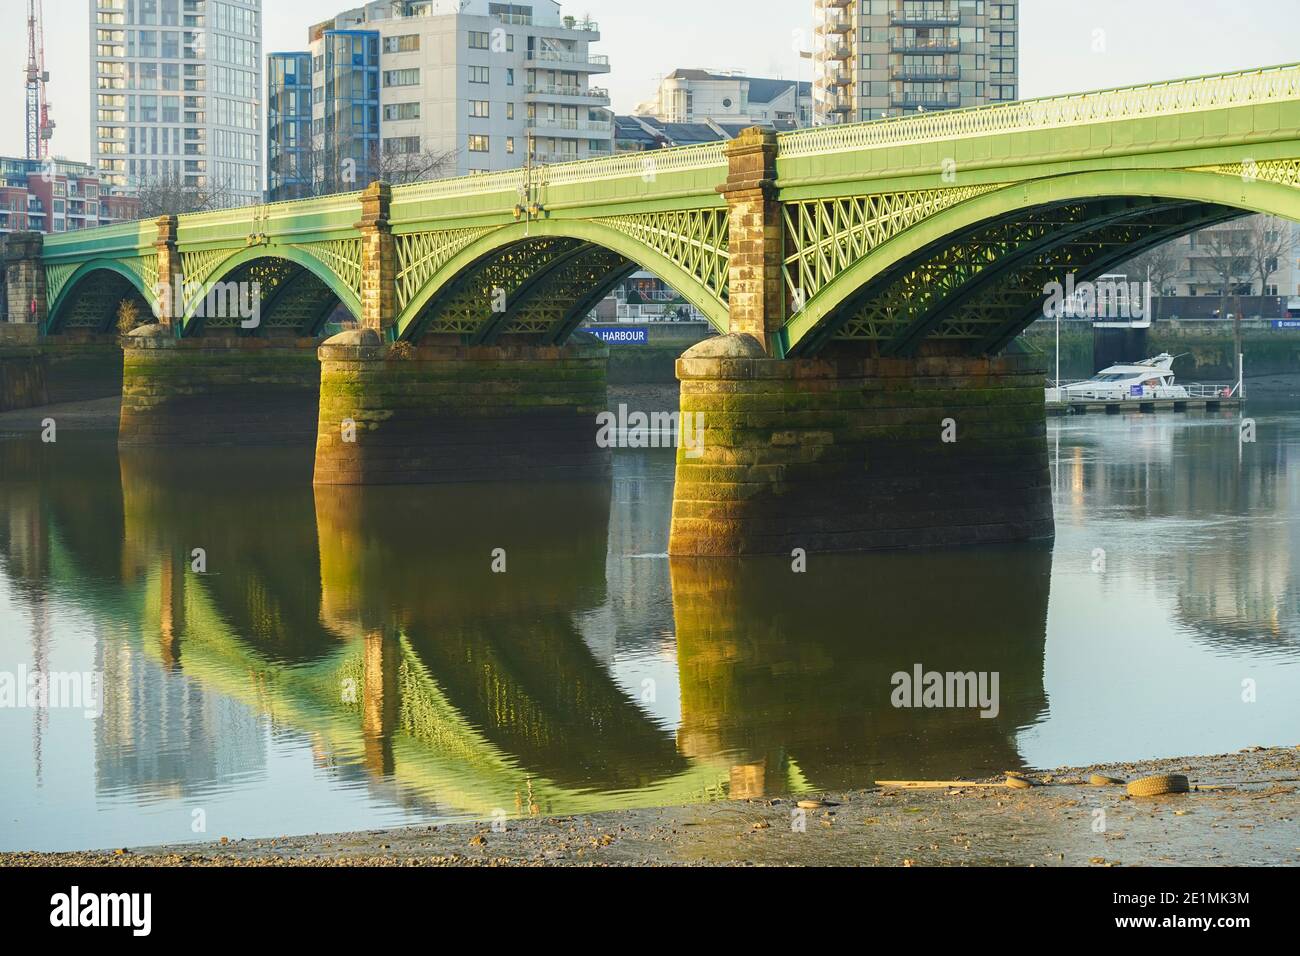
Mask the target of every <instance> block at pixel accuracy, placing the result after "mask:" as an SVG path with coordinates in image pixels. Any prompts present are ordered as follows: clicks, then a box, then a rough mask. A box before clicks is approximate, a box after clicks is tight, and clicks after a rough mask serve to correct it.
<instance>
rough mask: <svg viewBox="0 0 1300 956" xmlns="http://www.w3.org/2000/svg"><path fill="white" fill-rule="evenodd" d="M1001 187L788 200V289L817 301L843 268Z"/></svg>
mask: <svg viewBox="0 0 1300 956" xmlns="http://www.w3.org/2000/svg"><path fill="white" fill-rule="evenodd" d="M998 188H1001V187H1000V186H998V185H972V186H951V187H944V188H938V189H917V190H911V191H908V192H899V193H879V194H876V195H871V196H840V197H835V198H831V199H809V200H800V201H797V202H790V203H784V204H783V205H782V207H781V214H782V219H783V224H784V227H785V262H784V267H783V276H784V281H785V290H786V295H787V296H788V298H789V299H790V300H791V301H792V302H794V303H796V304H798V303H807V302H809V301H811V300H812V298H813V297H814V296H815V295H817V293H818V292H820V291H821V290H822V289H823V288H825V287H826V286H827V285H829V284H830V283H831V282H832V281H833V280H834V279H835V278H836V277H837V276H839V275H840V274H841V273H842V272H844V271H845V270H847V269H848V268H849V267H851V266H852V265H853V264H854V263H856V262H857V261H858V260H860V259H862V258H863V257H865V256H866V255H867V254H868V253H870V252H871V251H872V250H873V249H875V248H877V247H878V246H881V245H883V244H884V243H886V242H888V241H889V240H890V239H893V238H894V237H895V236H897V235H899V234H900V233H902V232H903V231H905V230H906V229H908V228H910V227H911V226H914V225H916V224H917V223H918V222H921V221H922V220H924V219H928V218H929V217H931V216H933V215H935V214H936V213H939V212H942V211H943V210H945V209H948V208H949V207H951V206H955V205H956V204H957V203H960V202H964V201H965V200H967V199H971V198H973V197H975V196H979V195H982V194H983V193H986V192H990V191H991V190H994V189H998Z"/></svg>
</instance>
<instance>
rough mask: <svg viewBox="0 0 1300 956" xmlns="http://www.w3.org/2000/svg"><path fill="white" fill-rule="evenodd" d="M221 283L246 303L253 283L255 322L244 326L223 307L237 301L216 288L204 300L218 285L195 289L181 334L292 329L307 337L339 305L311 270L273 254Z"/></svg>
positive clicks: (234, 313)
mask: <svg viewBox="0 0 1300 956" xmlns="http://www.w3.org/2000/svg"><path fill="white" fill-rule="evenodd" d="M220 281H221V282H222V283H228V284H233V285H234V286H235V287H236V288H237V289H238V290H239V292H238V295H239V297H240V298H241V299H243V300H244V301H245V302H248V301H251V296H252V295H253V289H252V285H253V284H254V283H256V284H257V294H258V296H259V304H258V305H259V319H260V322H259V324H258V325H257V326H256V327H255V328H251V329H245V328H243V325H242V323H243V321H244V317H243V316H241V315H240V314H239V313H238V311H237V310H232V309H230V308H229V307H228V305H229V304H230V303H231V302H235V301H237V300H233V299H230V298H229V297H228V296H227V295H225V294H223V293H222V292H220V291H218V292H216V293H214V296H213V302H212V303H209V302H208V298H209V291H210V290H211V289H213V288H218V289H219V288H220V287H214V286H209V287H207V288H203V289H201V290H199V296H200V299H198V300H195V301H191V302H189V303H188V304H187V308H186V321H185V335H186V336H193V335H201V334H202V333H203V332H204V331H205V330H208V329H222V330H231V329H233V330H236V331H238V332H240V333H241V334H247V335H258V334H261V333H263V332H265V331H269V330H271V329H292V330H294V331H296V332H299V333H300V334H302V335H308V336H309V335H313V334H315V333H316V332H317V331H318V330H319V328H320V325H321V324H322V323H323V322H324V320H325V319H326V318H327V317H328V316H329V314H330V313H332V312H333V311H334V307H335V306H336V305H337V304H338V303H339V298H338V296H337V295H335V293H334V291H333V290H332V289H330V287H329V286H328V285H326V284H325V283H324V282H322V281H321V280H320V279H319V278H318V277H317V276H315V275H313V274H312V272H311V270H309V269H305V268H303V267H302V266H300V265H297V264H296V263H294V262H290V261H289V260H287V259H280V258H277V257H274V256H267V257H266V258H263V259H255V260H253V261H252V262H248V263H245V264H244V265H242V266H240V267H238V268H237V269H235V270H234V271H233V272H231V273H230V274H228V275H227V276H226V277H225V278H224V279H222V280H220ZM218 303H219V304H218ZM214 305H216V306H217V307H216V308H214V307H213V306H214Z"/></svg>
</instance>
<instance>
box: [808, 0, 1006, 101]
mask: <svg viewBox="0 0 1300 956" xmlns="http://www.w3.org/2000/svg"><path fill="white" fill-rule="evenodd" d="M1018 6H1019V0H814V16H815V28H816V32H815V35H814V38H813V50H812V51H811V52H812V54H813V64H814V66H813V70H814V76H815V82H814V98H815V101H816V109H815V112H816V116H815V117H814V122H815V123H817V124H823V123H856V122H860V121H863V120H874V119H881V118H882V117H886V116H902V115H904V114H907V113H916V112H918V111H925V112H933V111H935V110H946V109H956V108H958V107H964V106H981V105H983V104H985V103H1002V102H1007V101H1009V100H1014V99H1016V98H1017V97H1018V96H1019V92H1020V90H1019V87H1020V79H1019V41H1018V33H1019V11H1018Z"/></svg>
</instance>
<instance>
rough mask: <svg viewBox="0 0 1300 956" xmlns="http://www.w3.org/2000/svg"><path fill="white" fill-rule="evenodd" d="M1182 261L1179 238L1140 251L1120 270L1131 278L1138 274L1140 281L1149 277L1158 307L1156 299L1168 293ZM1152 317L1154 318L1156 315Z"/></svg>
mask: <svg viewBox="0 0 1300 956" xmlns="http://www.w3.org/2000/svg"><path fill="white" fill-rule="evenodd" d="M1181 263H1182V255H1181V254H1180V249H1179V245H1178V240H1174V241H1172V242H1165V243H1161V244H1160V245H1158V246H1153V247H1152V248H1150V249H1148V250H1147V251H1146V252H1142V253H1139V254H1138V255H1136V256H1134V257H1133V258H1132V259H1130V260H1129V261H1128V262H1126V263H1124V265H1123V266H1121V267H1120V269H1119V270H1118V271H1120V272H1124V273H1126V274H1127V275H1129V276H1130V278H1131V277H1134V276H1136V277H1137V279H1138V280H1140V281H1147V280H1148V279H1149V280H1150V282H1151V286H1152V290H1153V292H1152V295H1153V304H1155V307H1156V308H1157V309H1158V308H1159V304H1158V303H1156V302H1155V300H1156V299H1158V298H1159V297H1160V296H1163V295H1165V294H1166V290H1167V289H1168V287H1169V283H1170V281H1171V280H1173V279H1174V277H1175V276H1177V275H1178V271H1179V269H1178V267H1179V265H1180V264H1181ZM1152 318H1153V319H1154V318H1155V316H1152Z"/></svg>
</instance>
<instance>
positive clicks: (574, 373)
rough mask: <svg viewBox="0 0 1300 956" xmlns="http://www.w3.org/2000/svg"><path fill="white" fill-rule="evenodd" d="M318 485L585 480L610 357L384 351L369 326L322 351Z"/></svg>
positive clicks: (596, 349) (603, 453) (552, 349)
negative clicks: (367, 328)
mask: <svg viewBox="0 0 1300 956" xmlns="http://www.w3.org/2000/svg"><path fill="white" fill-rule="evenodd" d="M320 361H321V393H320V420H319V429H318V432H317V438H316V477H315V482H316V484H317V485H397V484H439V483H445V482H466V481H488V482H490V481H519V480H523V481H537V480H546V479H553V480H554V479H566V478H591V477H593V476H601V475H605V474H608V473H609V468H610V460H609V453H608V451H607V450H605V449H602V448H600V447H599V446H598V444H597V440H596V439H597V434H598V427H597V419H596V416H597V415H598V414H599V413H600V412H601V411H603V410H604V408H605V372H606V366H607V364H608V361H609V349H608V347H607V346H605V345H604V344H603V343H601V342H600V341H599V340H597V339H595V338H594V337H593V336H590V335H586V334H583V333H578V334H576V335H574V336H573V338H572V339H570V341H569V342H568V344H566V345H563V346H542V345H527V344H505V345H491V346H467V345H457V344H430V345H422V346H419V347H416V346H412V345H409V344H407V343H398V344H397V345H386V344H383V343H382V342H381V341H380V339H379V337H378V335H377V334H375V333H374V332H371V331H368V330H360V331H355V332H344V333H341V334H340V335H336V336H334V338H332V339H330V340H328V341H327V342H326V343H325V344H324V345H322V346H321V348H320Z"/></svg>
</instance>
